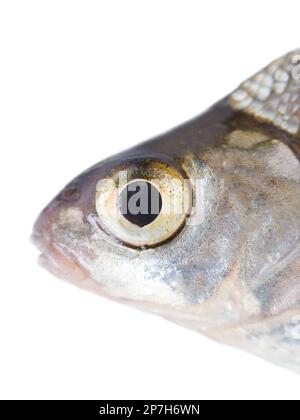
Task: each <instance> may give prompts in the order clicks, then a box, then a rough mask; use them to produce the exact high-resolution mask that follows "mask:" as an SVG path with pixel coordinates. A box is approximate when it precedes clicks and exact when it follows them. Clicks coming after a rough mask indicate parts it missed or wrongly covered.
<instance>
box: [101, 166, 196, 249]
mask: <svg viewBox="0 0 300 420" xmlns="http://www.w3.org/2000/svg"><path fill="white" fill-rule="evenodd" d="M134 185H144V186H147V188H151V189H152V191H154V192H155V193H156V194H157V197H160V198H161V202H160V201H158V207H159V211H157V202H156V203H154V204H156V212H155V211H154V214H151V213H150V212H149V209H150V208H151V207H152V204H153V203H152V202H150V203H149V202H148V203H147V205H146V206H144V207H146V208H147V209H148V213H147V214H145V215H143V214H140V215H136V214H135V212H133V214H129V216H128V214H125V215H124V211H122V205H120V197H122V194H124V191H125V190H126V189H128V188H129V187H130V186H134ZM135 194H136V196H134V197H131V198H132V199H133V202H135V203H136V202H138V201H139V206H140V207H143V204H145V203H141V202H142V201H143V195H141V194H140V191H139V192H136V193H135ZM146 195H147V193H146ZM191 195H192V194H191V187H190V184H189V182H187V180H185V179H184V177H183V175H182V173H181V172H179V170H177V169H175V168H174V167H171V166H169V165H167V164H165V163H162V162H158V161H147V162H146V163H145V162H144V164H143V163H141V164H138V165H133V166H128V168H125V169H123V170H120V171H116V172H115V173H114V174H113V175H112V176H111V177H110V178H108V179H105V180H101V181H99V182H98V184H97V189H96V210H97V214H98V218H99V224H100V226H101V227H102V229H103V230H104V231H105V232H107V233H108V234H109V235H111V236H112V237H114V238H116V239H117V240H118V241H119V242H122V243H123V244H125V245H128V246H131V247H136V248H153V247H156V246H159V245H161V244H162V243H165V242H166V241H168V240H170V239H171V238H172V237H174V236H175V235H176V234H177V233H178V232H179V231H180V230H181V229H182V228H183V226H184V225H185V221H186V219H187V216H188V214H189V211H190V208H191V204H192V197H191ZM144 196H145V194H144ZM126 200H127V201H125V204H128V199H126ZM158 200H159V199H158ZM150 201H151V200H150ZM121 204H122V203H121ZM123 204H124V203H123ZM160 204H161V206H160ZM127 216H128V217H127ZM144 216H145V217H144ZM154 216H155V217H154Z"/></svg>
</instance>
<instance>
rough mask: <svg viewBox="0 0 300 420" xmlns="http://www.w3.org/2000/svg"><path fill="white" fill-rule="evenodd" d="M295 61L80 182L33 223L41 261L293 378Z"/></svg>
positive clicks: (299, 342)
mask: <svg viewBox="0 0 300 420" xmlns="http://www.w3.org/2000/svg"><path fill="white" fill-rule="evenodd" d="M299 63H300V50H299V51H295V52H293V53H290V54H288V55H286V56H284V57H282V58H281V59H279V60H276V61H275V62H274V63H272V64H271V65H270V66H268V67H266V68H265V69H264V70H262V71H261V72H259V73H257V74H256V75H255V76H254V77H252V78H250V79H249V80H248V81H246V82H244V83H243V84H242V85H241V86H240V87H239V88H238V89H237V90H236V91H235V92H234V93H233V94H231V95H229V96H228V97H226V98H225V99H222V100H221V101H220V102H218V103H217V104H216V105H214V106H213V107H212V108H210V109H209V110H208V111H207V112H205V113H204V114H202V115H200V116H199V117H197V118H195V119H194V120H192V121H190V122H188V123H186V124H184V125H182V126H180V127H178V128H176V129H174V130H171V131H170V132H168V133H166V134H163V135H162V136H159V137H158V138H155V139H153V140H150V141H148V142H146V143H143V144H141V145H139V146H137V147H135V148H133V149H131V150H129V151H126V152H123V153H121V154H119V155H118V156H114V157H112V158H110V159H108V160H106V161H104V162H101V163H99V164H96V165H95V166H93V167H92V168H90V169H88V170H87V171H85V172H84V173H83V174H81V175H80V176H79V177H77V178H75V179H74V180H73V181H72V182H71V183H70V184H68V185H67V186H66V187H65V188H64V189H63V190H62V191H61V192H60V193H59V194H58V196H57V197H55V198H54V200H52V201H51V203H50V204H49V205H48V206H47V207H46V208H45V210H43V212H42V213H41V215H40V216H39V218H38V220H37V222H36V224H35V227H34V233H33V239H34V241H35V243H36V244H37V246H38V247H39V249H40V250H41V253H42V254H41V257H40V262H41V263H42V265H43V266H45V267H46V268H47V269H48V270H50V271H51V272H52V273H54V274H56V275H58V276H59V277H62V278H64V279H67V280H69V281H71V282H73V283H75V284H77V285H78V286H80V287H83V288H86V289H89V290H93V291H95V292H96V293H100V294H101V295H103V296H106V297H108V298H110V299H113V300H117V301H119V302H123V303H126V304H128V305H133V306H135V307H137V308H140V309H142V310H146V311H148V312H151V313H154V314H159V315H161V316H163V317H164V318H166V319H168V320H171V321H173V322H176V323H178V324H180V325H182V326H185V327H187V328H191V329H194V330H196V331H198V332H200V333H202V334H205V335H206V336H208V337H210V338H212V339H214V340H217V341H220V342H223V343H227V344H230V345H234V346H237V347H240V348H242V349H245V350H247V351H250V352H252V353H254V354H256V355H258V356H260V357H263V358H264V359H266V360H269V361H271V362H274V363H276V364H279V365H282V366H285V367H288V368H290V369H293V370H295V371H297V372H300V217H299V209H300V163H299V157H300V71H299ZM152 193H154V194H152ZM154 196H155V197H156V199H155V200H154V198H153V197H154ZM124 209H125V210H124ZM153 209H154V210H153Z"/></svg>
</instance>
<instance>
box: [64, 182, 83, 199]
mask: <svg viewBox="0 0 300 420" xmlns="http://www.w3.org/2000/svg"><path fill="white" fill-rule="evenodd" d="M80 196H81V194H80V189H79V187H78V186H77V185H71V186H69V187H67V188H66V189H65V190H64V191H63V192H62V193H61V195H60V198H61V199H62V200H63V201H67V202H74V201H78V200H79V199H80Z"/></svg>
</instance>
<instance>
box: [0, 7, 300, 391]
mask: <svg viewBox="0 0 300 420" xmlns="http://www.w3.org/2000/svg"><path fill="white" fill-rule="evenodd" d="M276 4H277V3H276V2H270V1H265V2H263V1H261V0H259V1H254V0H251V1H243V2H238V1H229V0H227V1H222V0H220V1H213V0H209V1H199V0H198V1H193V0H188V1H187V0H181V1H176V0H158V1H156V0H150V1H145V0H144V1H141V0H126V1H124V0H121V1H116V0H105V1H100V0H98V1H87V0H84V1H76V0H72V1H64V0H58V1H56V0H51V1H45V0H44V1H41V0H37V1H30V0H27V1H14V0H2V1H1V2H0V139H1V149H0V150H1V153H0V156H1V157H0V159H1V160H0V163H1V166H0V171H1V174H0V175H1V176H0V180H1V226H0V234H1V241H0V246H1V283H0V287H1V290H0V398H21V399H28V398H34V399H38V398H46V399H49V398H59V399H60V398H70V399H76V398H83V399H88V398H93V399H104V398H121V399H125V398H147V399H148V398H171V399H173V398H174V399H176V398H177V399H178V398H195V399H276V398H281V399H288V398H289V399H293V398H297V399H299V397H300V377H298V376H296V375H294V374H292V373H290V372H288V371H285V370H283V369H281V368H277V367H274V366H272V365H270V364H268V363H266V362H264V361H261V360H259V359H256V358H255V357H253V356H250V355H247V354H244V353H241V352H240V351H237V350H235V349H231V348H227V347H224V346H221V345H218V344H215V343H213V342H211V341H209V340H207V339H206V338H203V337H201V336H200V335H198V334H197V333H194V332H191V331H187V330H184V329H181V328H180V327H177V326H175V325H172V324H170V323H168V322H166V321H164V320H162V319H159V318H155V317H153V316H149V315H146V314H143V313H140V312H138V311H135V310H133V309H129V308H127V307H123V306H120V305H118V304H115V303H112V302H109V301H106V300H104V299H102V298H100V297H98V296H94V295H92V294H89V293H87V292H84V291H81V290H77V289H76V288H75V287H72V286H70V285H67V284H65V283H64V282H62V281H60V280H57V279H56V278H54V277H52V276H51V275H50V274H48V273H46V272H44V271H42V269H40V268H39V267H38V266H37V264H36V258H37V255H38V253H37V251H36V250H35V249H34V248H33V247H32V246H31V245H30V243H29V240H28V238H29V236H30V233H31V228H32V224H33V222H34V219H35V217H36V216H37V215H38V213H39V211H40V210H41V209H42V207H43V206H44V205H45V204H46V203H47V202H48V201H49V200H50V199H51V198H52V196H54V195H55V194H56V193H57V192H58V191H59V190H60V189H61V188H62V187H63V186H64V185H65V184H66V183H67V182H68V181H69V180H71V179H72V178H73V177H74V176H75V175H77V174H78V173H80V172H82V171H83V170H84V169H86V168H87V167H89V166H91V165H92V164H94V163H96V162H97V161H100V160H102V159H103V158H105V157H108V156H109V155H111V154H112V153H116V152H118V151H120V150H121V149H126V148H128V147H129V146H133V145H135V144H136V143H139V142H140V141H142V140H145V139H148V138H151V137H153V136H154V135H156V134H159V133H160V132H162V131H165V130H167V129H169V128H171V127H173V126H175V125H178V124H179V123H181V122H184V121H186V120H188V119H190V118H191V117H193V116H195V115H197V114H199V113H200V112H202V111H203V110H205V108H207V107H208V106H210V105H211V104H213V103H214V102H215V101H217V100H218V99H220V98H221V97H223V96H224V95H226V94H227V93H229V92H230V91H231V90H233V89H234V88H235V87H236V86H237V85H238V84H239V83H240V82H241V81H242V80H244V79H245V78H247V77H248V76H250V75H252V73H254V72H256V71H257V70H259V69H260V68H261V67H263V66H264V65H266V64H268V63H269V62H270V61H272V60H273V59H275V58H277V57H278V56H280V55H282V54H284V53H286V52H288V51H289V50H292V49H294V48H297V47H299V12H300V10H299V9H300V5H299V2H298V1H288V0H285V1H284V2H283V3H282V2H280V3H279V2H278V6H277V5H276ZM297 42H298V44H297Z"/></svg>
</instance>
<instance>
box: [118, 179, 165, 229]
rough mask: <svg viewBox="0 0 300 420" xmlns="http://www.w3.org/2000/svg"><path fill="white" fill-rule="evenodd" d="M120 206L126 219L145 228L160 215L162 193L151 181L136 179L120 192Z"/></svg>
mask: <svg viewBox="0 0 300 420" xmlns="http://www.w3.org/2000/svg"><path fill="white" fill-rule="evenodd" d="M119 207H120V210H121V214H122V215H123V217H125V219H126V220H128V221H129V222H130V223H132V224H134V225H136V226H139V227H140V228H143V227H145V226H148V225H150V224H151V223H153V222H154V221H155V220H156V219H157V217H158V216H159V215H160V212H161V209H162V198H161V194H160V192H159V191H158V189H157V188H156V187H154V185H152V184H151V183H150V182H147V181H135V182H132V183H130V184H128V185H127V187H126V188H124V190H123V191H122V193H121V194H120V197H119Z"/></svg>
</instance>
